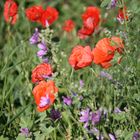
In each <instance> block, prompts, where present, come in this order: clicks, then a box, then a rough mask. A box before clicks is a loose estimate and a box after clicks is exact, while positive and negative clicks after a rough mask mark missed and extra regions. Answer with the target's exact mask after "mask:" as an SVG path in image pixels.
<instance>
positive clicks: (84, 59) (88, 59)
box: [69, 45, 93, 70]
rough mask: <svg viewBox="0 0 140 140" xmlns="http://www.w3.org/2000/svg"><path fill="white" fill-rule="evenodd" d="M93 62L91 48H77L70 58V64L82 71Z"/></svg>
mask: <svg viewBox="0 0 140 140" xmlns="http://www.w3.org/2000/svg"><path fill="white" fill-rule="evenodd" d="M92 60H93V56H92V52H91V49H90V47H89V46H85V47H83V46H80V45H79V46H76V47H74V48H73V50H72V53H71V55H70V57H69V64H70V65H71V66H72V67H73V68H74V69H75V70H78V69H81V68H83V67H87V66H89V65H91V63H92Z"/></svg>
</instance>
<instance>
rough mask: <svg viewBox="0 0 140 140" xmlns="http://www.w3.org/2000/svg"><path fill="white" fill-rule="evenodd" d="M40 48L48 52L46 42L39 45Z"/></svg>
mask: <svg viewBox="0 0 140 140" xmlns="http://www.w3.org/2000/svg"><path fill="white" fill-rule="evenodd" d="M38 48H39V49H41V50H44V51H47V46H46V44H45V43H44V42H41V43H39V44H38Z"/></svg>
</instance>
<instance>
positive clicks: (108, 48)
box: [92, 37, 124, 68]
mask: <svg viewBox="0 0 140 140" xmlns="http://www.w3.org/2000/svg"><path fill="white" fill-rule="evenodd" d="M123 48H124V45H123V41H122V40H121V39H120V38H119V37H112V38H103V39H101V40H100V41H99V42H98V43H97V44H96V46H95V48H94V49H93V51H92V54H93V62H94V63H95V64H99V65H101V66H102V67H103V68H109V67H110V66H111V65H112V64H111V60H113V58H114V56H115V53H119V54H122V52H123ZM119 62H120V59H119V60H118V63H119Z"/></svg>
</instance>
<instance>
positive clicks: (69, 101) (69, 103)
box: [62, 96, 72, 106]
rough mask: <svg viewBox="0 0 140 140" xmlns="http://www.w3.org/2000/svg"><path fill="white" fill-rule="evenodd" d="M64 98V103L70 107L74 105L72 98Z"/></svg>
mask: <svg viewBox="0 0 140 140" xmlns="http://www.w3.org/2000/svg"><path fill="white" fill-rule="evenodd" d="M62 98H63V103H64V104H66V105H68V106H70V105H71V104H72V98H71V97H70V96H67V97H64V96H63V97H62Z"/></svg>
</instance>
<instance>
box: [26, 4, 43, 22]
mask: <svg viewBox="0 0 140 140" xmlns="http://www.w3.org/2000/svg"><path fill="white" fill-rule="evenodd" d="M43 12H44V10H43V8H42V6H32V7H29V8H27V9H26V11H25V13H26V17H27V18H28V19H29V20H30V21H32V22H40V21H41V16H42V14H43Z"/></svg>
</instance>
